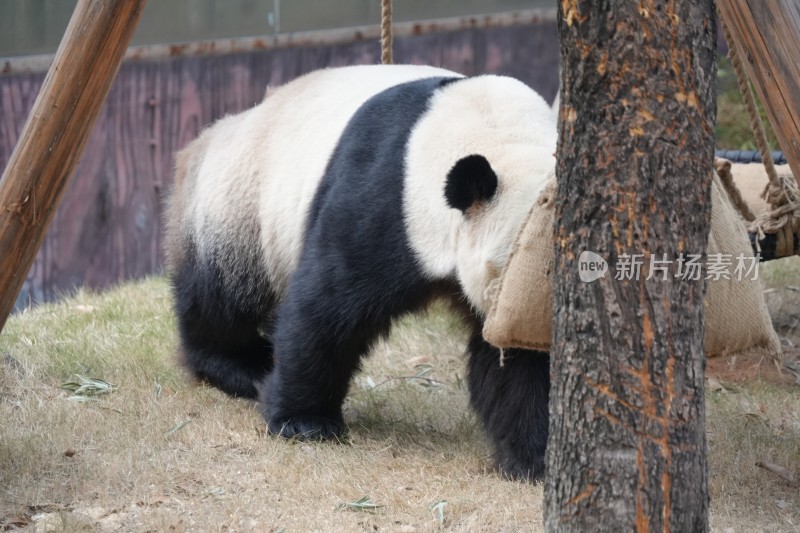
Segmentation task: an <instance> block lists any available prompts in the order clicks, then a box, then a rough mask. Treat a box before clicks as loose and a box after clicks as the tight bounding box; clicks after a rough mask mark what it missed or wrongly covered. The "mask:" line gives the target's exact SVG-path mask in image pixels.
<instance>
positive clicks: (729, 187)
mask: <svg viewBox="0 0 800 533" xmlns="http://www.w3.org/2000/svg"><path fill="white" fill-rule="evenodd" d="M714 168H715V169H716V170H717V175H718V176H719V180H720V181H721V182H722V186H723V187H725V192H726V193H728V198H730V200H731V203H732V204H733V205H734V207H736V209H737V210H738V211H739V213H740V214H741V215H742V218H744V219H745V220H746V221H748V222H753V221H754V220H755V219H756V215H755V214H754V213H753V211H751V210H750V206H749V205H747V202H746V201H745V200H744V198H742V193H741V192H739V188H738V187H737V186H736V184H735V183H734V182H733V176H732V175H731V162H730V161H727V160H725V159H715V160H714Z"/></svg>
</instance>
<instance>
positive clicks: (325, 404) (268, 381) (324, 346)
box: [259, 249, 392, 439]
mask: <svg viewBox="0 0 800 533" xmlns="http://www.w3.org/2000/svg"><path fill="white" fill-rule="evenodd" d="M314 251H315V250H314V249H311V250H310V251H307V256H306V258H307V260H306V261H305V262H303V263H302V264H301V266H300V268H299V269H298V271H297V272H296V273H295V276H294V277H293V279H292V282H291V284H290V287H289V291H288V293H287V295H286V297H285V299H284V301H283V303H281V305H280V306H279V307H278V310H277V320H276V324H275V330H274V333H273V337H272V341H273V345H274V353H275V367H274V369H273V371H272V373H271V374H270V375H269V376H267V377H266V378H264V380H262V383H261V386H260V391H259V399H260V401H261V413H262V415H263V416H264V418H265V419H266V420H267V422H268V429H269V432H270V433H271V434H273V435H280V436H283V437H286V438H303V439H332V438H337V437H340V436H341V435H342V434H343V433H344V430H345V426H344V420H343V417H342V403H343V402H344V399H345V396H346V395H347V391H348V387H349V384H350V380H351V379H352V377H353V375H354V374H355V372H356V371H357V370H358V368H359V365H360V361H361V357H362V356H363V355H364V354H366V353H367V351H368V349H369V347H370V345H371V343H372V342H373V341H374V340H375V338H376V337H377V336H378V335H380V334H382V333H385V332H387V331H388V329H389V326H390V324H391V316H392V309H390V308H389V307H387V306H386V304H385V302H386V300H385V299H383V298H380V297H379V295H380V293H381V289H382V288H384V287H385V284H384V285H381V284H379V283H377V282H375V281H371V280H369V279H367V276H366V275H361V274H360V273H359V271H358V270H357V269H351V268H346V266H345V265H346V262H344V261H341V260H339V259H337V260H329V261H322V260H319V259H317V258H316V257H314V255H313V252H314ZM309 257H311V259H308V258H309ZM336 265H339V266H338V267H337V266H336ZM389 300H391V298H390V299H389Z"/></svg>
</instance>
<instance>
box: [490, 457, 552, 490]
mask: <svg viewBox="0 0 800 533" xmlns="http://www.w3.org/2000/svg"><path fill="white" fill-rule="evenodd" d="M495 462H496V464H497V468H498V469H499V470H500V472H501V473H502V474H503V476H505V477H507V478H509V479H514V480H517V481H527V482H530V483H534V482H537V481H542V480H544V457H540V458H539V457H537V458H536V459H534V460H532V461H531V460H525V459H519V458H515V457H512V456H510V455H505V454H499V456H495Z"/></svg>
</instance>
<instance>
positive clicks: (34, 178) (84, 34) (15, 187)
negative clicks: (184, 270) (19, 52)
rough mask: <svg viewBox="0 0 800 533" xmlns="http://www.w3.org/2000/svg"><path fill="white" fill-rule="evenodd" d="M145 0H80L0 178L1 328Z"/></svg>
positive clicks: (80, 151)
mask: <svg viewBox="0 0 800 533" xmlns="http://www.w3.org/2000/svg"><path fill="white" fill-rule="evenodd" d="M146 2H147V0H79V1H78V5H77V6H76V7H75V11H74V12H73V14H72V18H71V19H70V22H69V25H68V26H67V30H66V32H65V33H64V37H63V39H62V40H61V44H60V45H59V47H58V51H57V52H56V55H55V58H54V59H53V64H52V65H50V69H49V70H48V71H47V76H46V77H45V79H44V83H43V85H42V88H41V90H40V91H39V95H38V97H37V98H36V101H35V102H34V104H33V109H32V110H31V113H30V116H29V117H28V121H27V122H26V123H25V127H24V128H23V130H22V133H21V134H20V139H19V141H18V142H17V146H16V148H15V149H14V152H13V153H12V154H11V158H10V159H9V161H8V165H7V166H6V169H5V172H3V176H2V178H0V331H2V329H3V326H4V325H5V322H6V319H7V318H8V315H9V314H10V313H11V310H12V308H13V307H14V302H15V300H16V298H17V295H18V294H19V291H20V289H21V288H22V284H23V283H24V281H25V278H26V276H27V274H28V270H29V269H30V267H31V265H32V264H33V261H34V259H35V258H36V253H37V252H38V250H39V246H40V245H41V242H42V240H43V239H44V236H45V233H46V231H47V227H48V226H49V224H50V221H51V220H52V218H53V215H54V214H55V212H56V208H57V207H58V203H59V201H60V200H61V196H62V193H63V192H64V189H65V186H66V184H67V181H68V179H69V177H70V176H71V175H72V172H73V170H74V169H75V166H76V165H77V164H78V160H79V159H80V155H81V153H82V151H83V146H84V144H85V143H86V139H87V138H88V137H89V132H90V131H91V129H92V125H93V124H94V121H95V119H96V118H97V115H98V113H99V112H100V106H101V104H102V103H103V101H104V100H105V98H106V95H108V91H109V89H110V88H111V84H112V82H113V81H114V77H115V76H116V73H117V70H118V69H119V66H120V63H121V62H122V58H123V56H124V54H125V49H126V48H127V47H128V43H129V42H130V39H131V36H132V35H133V32H134V30H135V29H136V26H137V24H138V22H139V17H140V15H141V13H142V10H143V8H144V6H145V3H146Z"/></svg>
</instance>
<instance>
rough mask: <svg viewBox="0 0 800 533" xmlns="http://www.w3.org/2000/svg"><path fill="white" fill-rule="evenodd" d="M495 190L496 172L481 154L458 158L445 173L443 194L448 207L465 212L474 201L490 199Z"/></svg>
mask: <svg viewBox="0 0 800 533" xmlns="http://www.w3.org/2000/svg"><path fill="white" fill-rule="evenodd" d="M495 191H497V174H495V172H494V170H492V165H490V164H489V161H487V160H486V158H485V157H483V156H482V155H478V154H474V155H468V156H467V157H463V158H461V159H459V160H458V161H457V162H456V164H455V165H453V168H451V169H450V172H448V174H447V184H446V185H445V188H444V196H445V198H447V203H448V205H449V206H450V207H453V208H455V209H458V210H460V211H462V212H466V211H467V209H469V208H470V207H472V206H473V205H475V203H476V202H484V201H486V200H490V199H491V198H492V196H494V193H495Z"/></svg>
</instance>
